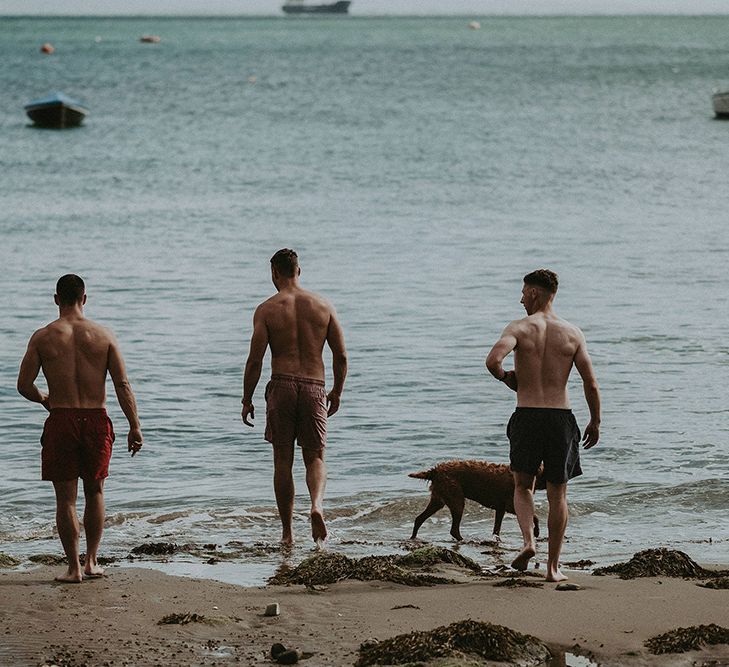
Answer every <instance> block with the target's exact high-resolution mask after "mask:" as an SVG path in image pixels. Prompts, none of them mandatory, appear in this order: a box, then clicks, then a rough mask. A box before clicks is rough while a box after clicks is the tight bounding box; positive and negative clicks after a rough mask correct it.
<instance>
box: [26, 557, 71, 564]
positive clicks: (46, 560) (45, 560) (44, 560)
mask: <svg viewBox="0 0 729 667" xmlns="http://www.w3.org/2000/svg"><path fill="white" fill-rule="evenodd" d="M28 560H29V561H30V562H31V563H38V564H39V565H54V566H55V565H63V564H65V563H66V557H65V556H57V555H56V554H33V555H32V556H29V557H28Z"/></svg>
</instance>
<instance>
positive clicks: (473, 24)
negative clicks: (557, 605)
mask: <svg viewBox="0 0 729 667" xmlns="http://www.w3.org/2000/svg"><path fill="white" fill-rule="evenodd" d="M468 27H469V28H471V30H481V24H480V23H479V22H478V21H471V22H470V23H469V24H468Z"/></svg>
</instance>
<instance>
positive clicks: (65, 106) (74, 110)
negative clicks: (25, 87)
mask: <svg viewBox="0 0 729 667" xmlns="http://www.w3.org/2000/svg"><path fill="white" fill-rule="evenodd" d="M24 108H25V113H27V114H28V117H29V118H30V119H31V120H32V121H33V122H34V123H35V124H36V125H37V126H38V127H52V128H58V129H62V128H64V127H76V126H77V125H81V123H82V122H83V119H84V117H85V116H86V114H87V113H88V110H87V109H86V108H85V107H84V106H82V105H81V103H80V102H78V101H76V100H74V99H71V98H70V97H67V96H66V95H64V94H63V93H53V94H52V95H48V96H47V97H41V98H40V99H37V100H31V101H30V102H28V104H26V105H25V107H24Z"/></svg>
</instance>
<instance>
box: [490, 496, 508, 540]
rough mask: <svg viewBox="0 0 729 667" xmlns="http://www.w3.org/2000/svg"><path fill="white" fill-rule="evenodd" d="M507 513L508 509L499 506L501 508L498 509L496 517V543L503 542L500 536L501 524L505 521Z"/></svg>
mask: <svg viewBox="0 0 729 667" xmlns="http://www.w3.org/2000/svg"><path fill="white" fill-rule="evenodd" d="M505 513H506V507H505V506H504V505H499V507H497V508H496V516H494V531H493V533H494V538H496V542H500V541H501V537H500V536H499V534H500V533H501V522H502V521H503V520H504V514H505Z"/></svg>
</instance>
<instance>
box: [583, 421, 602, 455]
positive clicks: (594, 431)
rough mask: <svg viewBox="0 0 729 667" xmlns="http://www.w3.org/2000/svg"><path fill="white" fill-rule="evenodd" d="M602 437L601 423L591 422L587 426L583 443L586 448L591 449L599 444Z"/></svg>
mask: <svg viewBox="0 0 729 667" xmlns="http://www.w3.org/2000/svg"><path fill="white" fill-rule="evenodd" d="M599 439H600V425H599V424H594V423H593V422H590V423H589V424H588V425H587V426H585V433H584V435H583V436H582V445H583V446H584V448H585V449H590V447H594V446H595V445H596V444H597V441H598V440H599Z"/></svg>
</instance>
